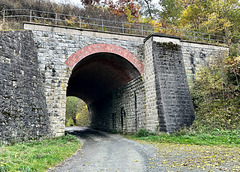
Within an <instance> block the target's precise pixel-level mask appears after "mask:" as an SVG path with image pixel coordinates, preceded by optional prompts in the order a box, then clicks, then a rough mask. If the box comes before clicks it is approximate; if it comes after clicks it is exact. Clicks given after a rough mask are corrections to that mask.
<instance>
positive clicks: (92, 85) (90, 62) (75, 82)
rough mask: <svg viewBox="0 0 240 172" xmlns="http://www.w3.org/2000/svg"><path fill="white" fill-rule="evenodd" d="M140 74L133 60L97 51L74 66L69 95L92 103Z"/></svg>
mask: <svg viewBox="0 0 240 172" xmlns="http://www.w3.org/2000/svg"><path fill="white" fill-rule="evenodd" d="M140 75H141V74H140V72H139V71H138V69H137V68H136V67H135V66H134V65H133V64H132V63H131V62H129V61H128V60H127V59H125V58H123V57H121V56H119V55H117V54H113V53H95V54H92V55H89V56H87V57H85V58H84V59H82V60H81V61H79V62H78V64H77V65H76V66H75V67H74V68H73V70H72V74H71V76H70V78H69V82H68V87H67V96H76V97H78V98H80V99H82V100H83V101H84V102H86V104H87V105H90V104H91V103H93V102H95V101H97V100H99V99H100V98H102V97H104V96H105V95H107V94H109V93H111V92H112V91H114V90H116V89H117V88H119V87H121V86H123V85H124V84H126V83H128V82H129V81H131V80H133V79H134V78H136V77H138V76H140Z"/></svg>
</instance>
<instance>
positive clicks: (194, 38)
mask: <svg viewBox="0 0 240 172" xmlns="http://www.w3.org/2000/svg"><path fill="white" fill-rule="evenodd" d="M193 40H194V41H195V40H196V35H195V32H193Z"/></svg>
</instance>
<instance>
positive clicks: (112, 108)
mask: <svg viewBox="0 0 240 172" xmlns="http://www.w3.org/2000/svg"><path fill="white" fill-rule="evenodd" d="M88 108H89V112H90V121H91V127H92V128H94V129H100V130H105V131H111V132H123V133H135V132H136V131H138V130H139V129H141V128H145V124H146V118H145V117H146V111H145V90H144V85H143V80H142V77H141V76H139V77H138V78H136V79H134V80H132V81H130V82H128V83H127V84H125V85H124V86H123V87H121V88H119V89H117V90H115V91H113V92H112V93H111V94H110V95H108V96H105V97H104V98H102V99H100V100H98V101H96V102H94V103H92V104H91V105H90V106H89V107H88Z"/></svg>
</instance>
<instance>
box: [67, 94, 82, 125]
mask: <svg viewBox="0 0 240 172" xmlns="http://www.w3.org/2000/svg"><path fill="white" fill-rule="evenodd" d="M78 104H79V98H77V97H72V96H70V97H67V102H66V122H67V120H69V119H71V120H72V121H73V124H74V125H76V124H77V122H76V113H77V111H78Z"/></svg>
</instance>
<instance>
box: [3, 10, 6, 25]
mask: <svg viewBox="0 0 240 172" xmlns="http://www.w3.org/2000/svg"><path fill="white" fill-rule="evenodd" d="M5 13H6V12H5V10H3V24H5V15H6V14H5Z"/></svg>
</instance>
